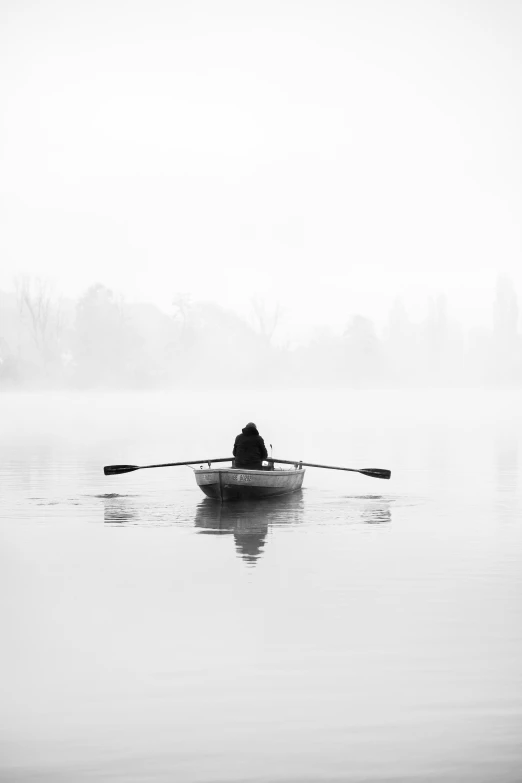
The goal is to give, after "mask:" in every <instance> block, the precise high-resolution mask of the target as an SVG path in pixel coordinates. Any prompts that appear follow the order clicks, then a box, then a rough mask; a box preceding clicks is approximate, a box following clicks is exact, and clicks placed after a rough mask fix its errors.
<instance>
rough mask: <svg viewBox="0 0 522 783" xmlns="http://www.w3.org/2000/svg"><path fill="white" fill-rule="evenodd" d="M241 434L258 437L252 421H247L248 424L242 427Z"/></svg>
mask: <svg viewBox="0 0 522 783" xmlns="http://www.w3.org/2000/svg"><path fill="white" fill-rule="evenodd" d="M243 434H244V435H258V434H259V433H258V431H257V427H256V425H255V424H254V422H253V421H249V422H248V424H246V425H245V426H244V427H243Z"/></svg>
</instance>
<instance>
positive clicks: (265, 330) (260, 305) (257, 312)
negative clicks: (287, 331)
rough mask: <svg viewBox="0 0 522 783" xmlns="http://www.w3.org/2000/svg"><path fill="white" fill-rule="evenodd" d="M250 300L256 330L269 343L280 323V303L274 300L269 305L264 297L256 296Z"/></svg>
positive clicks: (281, 312) (281, 313)
mask: <svg viewBox="0 0 522 783" xmlns="http://www.w3.org/2000/svg"><path fill="white" fill-rule="evenodd" d="M250 302H251V305H252V315H253V321H254V325H255V328H256V331H257V332H258V333H259V334H260V335H261V336H262V337H263V338H264V339H265V340H266V342H267V343H271V342H272V338H273V336H274V333H275V331H276V329H277V327H278V326H279V324H280V323H281V318H282V315H283V310H282V308H281V305H280V304H279V302H276V303H275V304H274V305H273V306H269V305H267V303H266V301H265V300H264V299H262V298H261V297H258V296H255V297H252V299H251V300H250Z"/></svg>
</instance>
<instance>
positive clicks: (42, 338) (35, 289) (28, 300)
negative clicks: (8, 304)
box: [15, 277, 52, 351]
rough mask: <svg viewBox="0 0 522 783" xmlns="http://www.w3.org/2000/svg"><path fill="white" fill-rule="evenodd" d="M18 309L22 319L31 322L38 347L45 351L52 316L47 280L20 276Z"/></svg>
mask: <svg viewBox="0 0 522 783" xmlns="http://www.w3.org/2000/svg"><path fill="white" fill-rule="evenodd" d="M15 287H16V296H17V302H18V311H19V313H20V318H21V320H22V321H23V320H26V321H28V323H29V327H30V331H31V334H32V337H33V340H34V341H35V343H36V346H37V348H38V349H39V350H40V351H44V349H45V347H46V345H47V342H48V337H49V331H50V326H51V316H52V300H51V292H50V286H49V284H48V282H47V281H46V280H41V279H40V278H37V279H35V280H32V279H31V278H29V277H19V278H18V279H17V280H16V281H15Z"/></svg>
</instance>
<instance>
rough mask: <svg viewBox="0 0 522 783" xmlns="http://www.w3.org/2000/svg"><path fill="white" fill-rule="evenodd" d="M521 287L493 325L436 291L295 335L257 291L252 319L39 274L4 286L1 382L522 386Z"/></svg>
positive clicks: (504, 292) (496, 297)
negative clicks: (55, 282) (79, 290)
mask: <svg viewBox="0 0 522 783" xmlns="http://www.w3.org/2000/svg"><path fill="white" fill-rule="evenodd" d="M519 320H520V319H519V305H518V299H517V294H516V291H515V288H514V286H513V283H512V281H511V280H510V279H509V278H505V277H499V278H498V280H497V283H496V287H495V288H494V289H493V290H492V291H491V308H490V325H489V327H483V328H477V327H474V328H473V327H470V326H469V325H468V324H467V323H466V316H465V313H461V312H459V311H455V310H452V309H450V308H449V306H448V301H447V298H446V297H445V296H444V295H443V294H441V295H439V296H436V297H432V298H431V299H430V300H429V301H428V308H427V314H426V316H425V317H424V318H423V319H421V320H416V321H415V320H413V319H412V318H411V317H410V316H409V314H408V312H407V310H406V308H405V306H404V304H403V302H402V301H401V300H400V299H396V300H395V302H394V304H393V305H392V307H391V309H390V310H389V312H388V313H387V314H386V315H385V317H384V318H383V319H382V320H381V322H380V323H376V322H375V321H374V320H373V319H371V318H369V317H367V316H365V315H362V314H360V313H350V312H346V314H345V323H344V326H343V327H342V328H341V329H337V330H336V329H333V328H331V327H328V326H327V325H326V324H325V325H324V326H323V327H322V328H320V327H317V328H315V329H314V330H312V332H311V334H309V335H308V336H304V335H303V337H302V338H301V339H300V340H295V339H294V340H290V339H288V338H287V337H285V309H284V307H281V306H280V305H279V304H277V303H274V302H269V301H267V300H264V299H262V298H253V299H252V300H251V301H250V310H249V313H248V314H247V316H243V315H242V314H240V313H238V312H236V311H234V310H232V309H229V308H226V307H224V306H223V305H221V304H218V303H217V302H213V301H207V302H203V301H194V300H192V298H191V297H189V296H183V295H177V296H173V301H172V305H171V307H170V308H169V309H168V310H162V309H160V308H159V307H158V306H157V305H154V304H152V303H130V302H127V301H126V300H125V299H124V298H123V297H122V296H121V295H118V293H117V292H115V291H112V290H110V289H109V288H107V287H106V286H104V285H101V284H95V285H92V286H90V287H89V288H88V289H87V290H86V291H85V293H84V294H83V295H82V296H81V297H80V298H79V299H77V300H65V299H64V298H63V297H62V298H61V297H57V296H56V295H54V294H53V293H52V289H51V287H50V285H49V284H48V283H46V282H45V281H43V280H41V279H30V278H20V279H19V280H18V281H17V285H16V290H15V291H12V292H11V293H6V292H0V389H1V388H4V389H6V388H8V389H17V388H45V387H51V388H53V387H54V388H56V387H64V388H80V389H81V388H151V389H155V388H183V387H187V386H188V387H191V386H197V385H201V384H204V385H205V387H206V388H243V387H245V388H249V387H253V388H259V387H261V388H264V387H269V388H286V387H295V386H300V387H303V386H304V387H317V386H319V387H334V388H343V387H355V388H380V387H408V386H410V387H417V386H436V387H440V386H499V387H514V386H518V385H520V384H522V336H521V333H520V331H519Z"/></svg>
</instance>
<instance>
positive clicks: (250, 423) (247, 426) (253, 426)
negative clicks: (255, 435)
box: [245, 421, 257, 430]
mask: <svg viewBox="0 0 522 783" xmlns="http://www.w3.org/2000/svg"><path fill="white" fill-rule="evenodd" d="M249 427H252V428H253V429H254V430H257V427H256V425H255V424H254V422H253V421H249V422H248V424H245V429H248V428H249Z"/></svg>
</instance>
